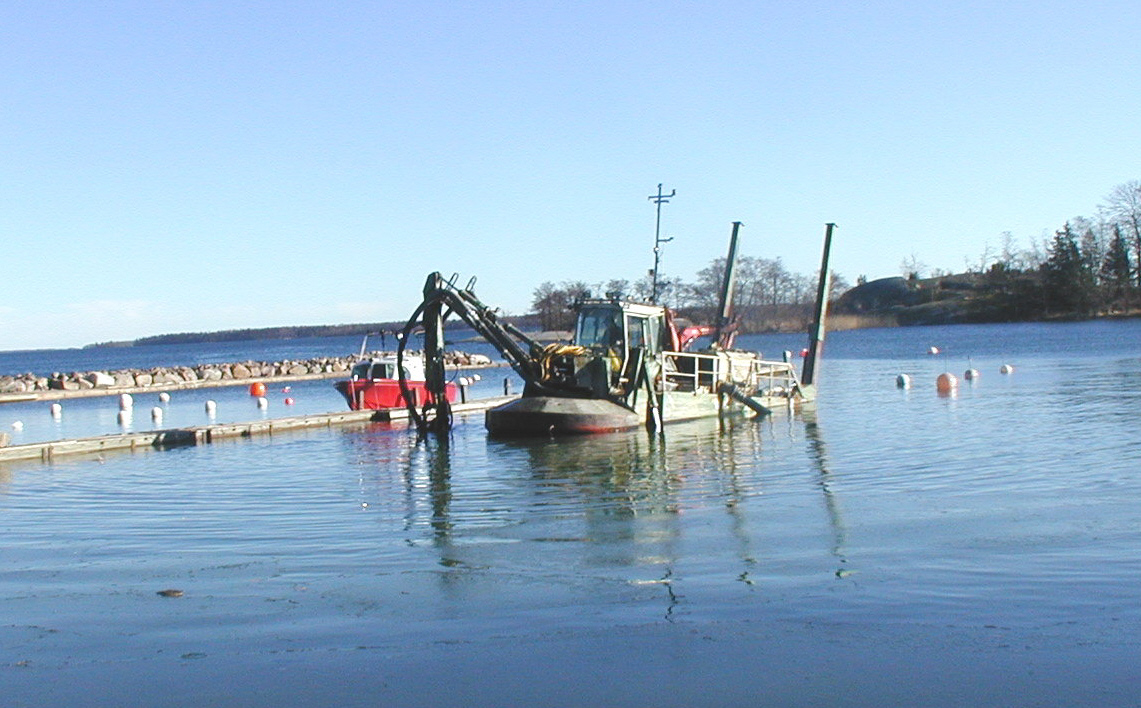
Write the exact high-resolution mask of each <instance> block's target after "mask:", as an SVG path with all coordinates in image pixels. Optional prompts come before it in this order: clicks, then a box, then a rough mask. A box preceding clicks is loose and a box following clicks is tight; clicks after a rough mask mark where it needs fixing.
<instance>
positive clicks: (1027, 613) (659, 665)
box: [0, 322, 1141, 706]
mask: <svg viewBox="0 0 1141 708" xmlns="http://www.w3.org/2000/svg"><path fill="white" fill-rule="evenodd" d="M798 343H799V342H796V341H795V340H792V339H790V340H788V344H786V343H785V341H784V340H783V339H781V338H779V337H768V338H757V339H756V340H755V342H754V345H755V346H761V347H763V348H764V349H765V350H766V351H768V352H769V353H770V354H774V353H776V352H777V351H779V350H780V349H784V348H794V347H796V346H797V344H798ZM933 345H934V346H940V347H941V348H942V349H943V350H944V351H945V352H947V353H946V354H945V355H942V356H935V357H933V356H929V355H926V354H925V353H924V352H926V351H927V348H928V347H929V346H933ZM829 354H830V358H829V359H828V360H827V361H826V362H825V365H824V369H823V375H824V377H825V378H824V380H823V382H822V390H821V398H820V400H819V401H818V403H817V404H816V405H815V407H814V408H813V409H809V410H806V411H804V412H802V413H800V414H797V415H792V416H789V415H778V416H775V417H772V418H769V419H766V420H763V421H759V422H757V421H752V422H750V421H745V420H737V421H730V422H729V423H728V424H726V425H724V426H722V425H719V424H718V423H717V422H716V421H702V422H696V423H689V424H683V425H677V426H672V427H670V428H668V429H667V431H666V434H665V435H664V436H663V437H653V436H649V435H646V434H645V433H641V432H637V433H628V434H615V435H606V436H596V437H590V438H584V439H574V440H560V441H549V440H539V441H530V442H504V441H492V440H489V439H488V438H487V437H486V435H485V433H484V430H483V427H482V420H481V419H480V418H479V417H478V416H472V417H467V418H461V419H460V420H459V421H458V424H457V427H456V429H455V430H454V432H453V434H452V436H451V437H450V438H449V439H448V440H446V441H442V442H441V441H429V442H427V443H421V444H417V443H416V442H415V440H414V437H413V436H411V435H409V433H408V431H407V430H405V429H403V428H402V427H395V426H389V425H384V424H373V425H361V426H356V427H342V428H336V429H332V430H322V431H307V432H298V433H295V434H288V435H280V436H274V437H272V438H262V439H253V440H246V441H234V442H231V443H225V444H215V445H210V446H204V447H199V448H184V449H179V450H174V451H169V452H145V453H139V454H122V455H111V456H108V457H106V458H104V459H101V460H97V459H76V460H63V461H58V462H55V463H53V464H51V465H40V464H21V465H8V466H5V467H0V532H2V533H3V537H4V539H5V540H4V543H3V545H0V608H3V609H2V613H3V614H2V617H3V620H2V621H0V685H3V687H4V693H5V705H13V706H42V705H107V706H111V705H117V706H121V705H146V706H152V705H154V706H166V705H170V706H180V705H224V706H231V705H232V706H250V705H267V706H268V705H361V706H372V705H425V706H437V705H447V706H461V705H462V706H471V705H489V706H490V705H496V706H498V705H520V704H523V702H524V701H526V703H527V704H533V705H544V706H546V705H552V706H587V705H590V706H600V705H606V706H647V705H655V706H694V705H702V706H730V705H734V706H735V705H774V706H790V705H792V706H824V705H828V706H835V705H861V706H864V705H866V706H872V705H876V706H882V705H948V706H950V705H996V706H997V705H1002V706H1011V705H1026V706H1033V705H1043V706H1053V705H1082V706H1126V705H1137V704H1138V703H1139V702H1141V688H1138V686H1141V669H1138V668H1137V661H1136V657H1137V656H1138V650H1139V646H1138V645H1139V644H1141V641H1139V639H1138V636H1139V634H1138V632H1139V630H1141V583H1139V582H1138V581H1139V580H1141V472H1139V470H1141V434H1139V432H1138V430H1139V428H1138V424H1137V421H1138V418H1139V416H1141V373H1139V372H1141V366H1139V365H1141V326H1139V325H1138V324H1137V323H1132V322H1118V323H1087V324H1080V325H1054V326H1043V325H1018V326H1011V327H990V328H987V327H983V328H975V327H969V328H924V329H912V330H881V331H874V332H852V333H837V334H835V335H830V339H829ZM968 357H969V362H970V365H973V366H974V367H975V368H977V369H979V370H980V371H981V372H982V377H981V379H980V380H979V381H978V382H977V383H975V384H970V385H963V386H962V388H961V389H960V390H959V392H958V394H957V395H955V396H951V397H941V396H939V395H936V393H935V390H934V378H935V376H936V375H937V374H938V373H939V372H941V371H944V370H951V371H953V372H955V373H957V374H961V373H962V370H963V369H965V368H966V366H967V365H968V363H967V362H968ZM1003 363H1011V364H1014V365H1015V366H1016V371H1015V373H1014V374H1013V375H1011V376H1002V375H1000V374H999V373H998V368H999V366H1000V365H1001V364H1003ZM898 373H909V374H911V375H912V376H913V377H914V378H915V381H916V384H915V387H914V388H912V389H911V390H909V391H901V390H898V389H896V387H895V384H894V379H895V376H896V374H898ZM325 385H328V384H327V382H325ZM3 411H4V409H3V408H0V413H2V412H3ZM168 588H176V589H179V590H181V591H182V592H183V595H182V596H181V597H178V598H166V597H161V596H159V595H157V594H156V593H157V591H159V590H163V589H168Z"/></svg>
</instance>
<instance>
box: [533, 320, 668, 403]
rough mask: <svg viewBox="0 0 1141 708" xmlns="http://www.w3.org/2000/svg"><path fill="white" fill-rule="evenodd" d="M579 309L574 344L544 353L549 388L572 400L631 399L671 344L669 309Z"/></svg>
mask: <svg viewBox="0 0 1141 708" xmlns="http://www.w3.org/2000/svg"><path fill="white" fill-rule="evenodd" d="M577 309H578V320H577V322H576V324H575V331H574V339H573V341H572V343H571V344H570V345H569V346H567V345H553V346H551V347H549V348H548V349H547V351H546V352H545V353H544V357H543V366H542V371H543V376H542V383H543V385H544V386H546V387H551V388H554V389H557V390H559V391H561V392H563V393H564V395H568V396H582V395H587V396H594V397H605V398H611V399H615V400H624V399H626V398H627V397H628V396H629V394H630V393H631V392H632V391H633V390H634V389H635V388H636V387H637V386H639V385H640V384H641V382H642V381H643V379H644V377H645V371H646V369H647V366H651V367H652V366H654V365H655V362H656V361H657V358H658V355H659V354H660V353H661V352H662V350H663V347H664V346H665V345H666V344H667V342H668V341H669V338H668V335H667V334H666V333H667V331H668V328H669V324H668V323H667V321H666V312H665V308H663V307H661V306H658V305H646V304H642V303H635V302H625V301H621V300H585V301H582V302H580V303H579V304H578V305H577Z"/></svg>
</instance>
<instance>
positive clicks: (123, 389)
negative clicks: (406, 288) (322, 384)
mask: <svg viewBox="0 0 1141 708" xmlns="http://www.w3.org/2000/svg"><path fill="white" fill-rule="evenodd" d="M371 355H372V356H381V355H382V353H381V352H373V353H372V354H371ZM446 356H447V361H446V363H447V364H448V365H449V366H453V367H458V366H486V365H489V364H491V360H490V359H488V358H487V357H485V356H482V355H479V354H466V353H464V352H448V353H447V355H446ZM358 360H359V357H357V356H347V357H320V358H316V359H307V360H304V361H289V360H286V361H273V362H265V361H243V362H237V363H232V364H199V365H197V366H175V367H155V368H150V369H121V370H116V371H83V372H71V373H60V372H55V373H53V374H51V375H50V376H40V375H36V374H31V373H27V374H19V375H15V376H0V399H3V398H8V399H10V400H13V399H21V400H22V399H34V398H62V397H66V396H69V395H75V396H83V395H102V394H111V393H137V392H143V391H162V390H172V389H186V388H204V387H209V386H233V385H240V384H243V383H250V382H252V381H255V380H257V381H264V380H303V379H316V378H333V377H336V376H345V375H347V374H348V372H349V370H350V369H351V368H352V365H353V364H354V363H355V362H356V361H358Z"/></svg>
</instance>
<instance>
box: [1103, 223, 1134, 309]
mask: <svg viewBox="0 0 1141 708" xmlns="http://www.w3.org/2000/svg"><path fill="white" fill-rule="evenodd" d="M1132 272H1133V265H1132V264H1131V263H1130V262H1129V244H1128V243H1127V242H1126V239H1125V237H1124V236H1123V235H1122V234H1121V227H1120V226H1114V227H1113V238H1112V239H1111V240H1110V242H1109V249H1108V250H1107V251H1106V254H1105V260H1104V261H1102V264H1101V282H1102V289H1103V291H1104V293H1105V300H1106V302H1108V303H1109V304H1118V305H1120V304H1124V303H1125V301H1126V300H1128V299H1129V295H1130V290H1131V289H1132V284H1133V280H1132V277H1131V274H1132Z"/></svg>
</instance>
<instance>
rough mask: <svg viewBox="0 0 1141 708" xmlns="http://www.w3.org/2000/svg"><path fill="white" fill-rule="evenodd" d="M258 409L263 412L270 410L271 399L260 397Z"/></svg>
mask: <svg viewBox="0 0 1141 708" xmlns="http://www.w3.org/2000/svg"><path fill="white" fill-rule="evenodd" d="M258 408H261V409H263V410H264V409H266V408H269V399H268V398H266V397H265V396H258Z"/></svg>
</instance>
